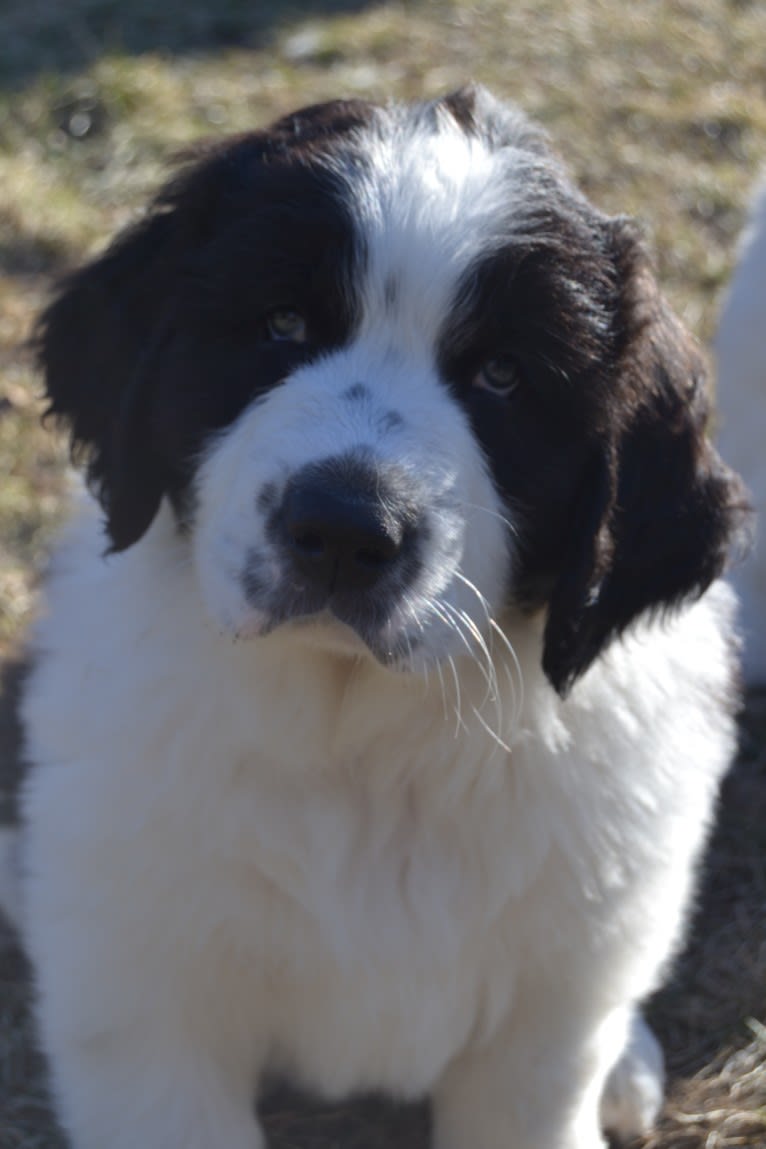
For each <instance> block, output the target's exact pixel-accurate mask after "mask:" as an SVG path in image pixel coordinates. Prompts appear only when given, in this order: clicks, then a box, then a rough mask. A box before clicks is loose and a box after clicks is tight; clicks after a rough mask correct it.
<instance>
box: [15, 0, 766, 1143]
mask: <svg viewBox="0 0 766 1149" xmlns="http://www.w3.org/2000/svg"><path fill="white" fill-rule="evenodd" d="M2 33H3V34H2V37H0V476H1V477H0V655H5V656H6V657H8V658H9V657H10V656H11V655H12V654H13V652H14V651H15V650H16V648H17V647H18V645H19V642H20V640H21V638H22V636H23V633H24V628H25V626H26V625H27V623H28V620H29V618H30V615H31V613H32V611H33V604H34V585H35V581H36V579H37V577H38V575H39V572H40V570H41V569H42V567H43V566H44V562H45V556H46V554H47V548H48V545H49V541H50V537H51V533H52V532H53V531H54V530H55V526H56V524H57V523H58V522H59V520H60V518H61V515H62V511H63V504H64V502H65V494H64V489H63V479H62V476H63V464H64V455H65V452H64V450H63V447H62V444H61V443H60V442H57V441H56V440H55V438H54V437H53V436H52V435H51V434H50V433H49V432H46V431H44V430H43V429H41V427H40V424H39V414H40V403H39V399H38V397H37V396H38V381H36V380H35V379H34V377H33V374H32V371H31V367H30V364H29V362H28V359H27V357H26V355H25V354H24V353H23V352H22V351H21V350H20V345H21V344H22V342H23V340H24V339H25V338H26V336H27V334H28V332H29V329H30V325H31V322H32V320H33V316H34V314H35V312H36V311H37V310H38V309H39V307H40V305H41V303H42V301H43V300H44V298H45V295H46V292H47V291H48V290H49V287H50V284H51V282H52V279H53V278H54V277H55V276H56V275H57V274H59V273H60V272H61V271H62V270H64V269H65V268H67V267H70V266H72V265H74V264H75V263H77V262H78V261H80V260H81V259H82V258H84V257H85V256H87V255H88V254H89V253H92V252H94V251H95V250H97V249H99V248H100V247H101V246H102V245H103V244H104V243H105V242H106V241H107V239H108V237H109V236H110V235H111V234H113V233H114V231H115V230H117V229H118V228H120V227H121V226H123V225H124V224H125V223H127V222H128V221H129V220H130V219H132V218H134V217H135V215H136V214H137V213H138V212H140V210H141V206H142V204H143V203H144V202H145V200H146V197H147V196H148V195H149V194H150V193H151V191H152V189H153V188H155V187H156V185H157V183H158V182H159V181H160V180H161V179H162V178H163V175H164V173H165V172H166V171H167V163H168V161H169V159H170V157H171V156H172V155H173V153H174V152H175V151H177V150H178V149H179V148H182V147H184V146H185V145H186V144H188V143H189V142H190V141H192V140H194V139H197V138H199V137H200V136H204V135H210V134H214V133H220V132H229V131H240V130H243V129H247V128H250V127H252V126H255V125H259V124H263V123H265V122H267V121H268V120H269V119H271V118H272V117H274V116H275V115H277V114H279V113H281V112H284V111H287V110H289V109H291V108H293V107H295V106H297V105H300V104H301V103H304V102H308V101H315V100H321V99H324V98H327V97H331V96H337V95H362V96H369V97H372V98H380V99H387V98H389V97H422V96H430V95H435V94H437V93H439V92H442V91H444V90H445V89H449V88H451V87H454V86H457V85H459V84H461V83H463V82H464V81H466V80H467V79H470V78H475V79H478V80H480V81H482V82H484V83H486V84H488V85H489V86H490V87H492V88H493V89H494V90H495V91H496V92H497V93H499V94H500V95H503V96H505V97H508V98H511V99H515V100H517V101H518V102H520V103H521V104H523V106H524V107H526V108H527V110H528V111H529V112H531V113H532V115H534V116H535V117H536V118H537V119H538V120H540V121H542V123H543V124H544V125H545V127H546V128H547V130H548V131H549V133H550V135H551V137H552V138H553V140H554V142H555V143H556V145H557V146H558V148H559V150H560V151H561V152H562V153H563V155H564V157H565V158H566V159H567V160H568V161H569V163H570V164H571V166H572V168H573V169H574V172H575V174H576V176H577V178H578V179H579V181H580V182H581V184H582V186H583V187H584V188H585V190H586V191H587V192H588V194H589V195H590V196H591V197H592V198H593V199H594V200H595V201H596V202H597V203H599V204H600V205H601V206H603V207H604V208H605V209H607V210H610V211H614V212H629V213H632V214H634V215H636V216H637V217H639V219H641V220H642V221H643V222H644V225H645V227H646V230H647V234H648V235H649V237H650V238H651V240H652V242H653V244H654V247H655V251H656V262H657V268H658V272H659V275H660V278H661V280H662V282H663V285H664V287H665V289H666V290H667V292H668V293H669V295H670V297H671V299H672V301H673V303H674V304H675V306H676V307H677V308H678V310H679V311H680V312H681V314H682V315H683V317H684V318H685V320H686V321H687V323H689V324H690V326H691V327H692V328H693V329H694V330H696V332H697V333H698V335H699V336H700V338H701V339H702V340H703V341H707V340H709V339H710V337H711V335H712V333H713V331H714V327H715V319H716V314H717V309H718V306H719V301H720V293H721V290H722V288H723V286H724V284H725V282H726V279H727V276H728V274H729V271H730V268H731V265H732V260H733V254H734V247H735V242H736V237H737V234H738V231H739V228H740V226H741V223H742V219H743V211H744V205H745V202H746V198H747V195H748V191H749V188H750V186H751V184H752V181H753V179H754V177H755V175H756V172H757V170H758V168H759V167H760V165H761V164H763V163H764V161H766V4H764V3H762V0H640V2H634V3H630V4H625V3H620V2H618V0H610V2H607V0H475V2H474V3H465V2H462V0H444V2H437V0H421V2H416V0H410V2H408V3H405V2H401V3H391V2H389V3H362V2H358V3H354V2H353V0H349V2H347V3H343V2H342V0H336V2H332V3H323V2H322V0H309V2H306V0H304V2H300V3H299V2H298V0H294V2H291V0H260V2H259V0H65V2H64V0H25V2H22V0H16V2H15V3H12V4H11V3H9V4H6V5H5V6H4V11H3V13H2ZM756 711H757V707H756ZM750 713H751V718H752V714H753V713H754V711H753V709H752V707H751V712H750ZM759 714H760V711H758V713H757V714H756V718H755V719H753V720H752V721H754V722H755V725H754V726H753V730H754V731H755V733H754V734H748V737H749V738H750V743H749V745H750V752H749V757H748V759H747V761H746V762H745V763H744V765H743V767H742V769H743V770H744V775H743V777H744V778H745V783H743V785H745V789H746V790H747V786H750V787H751V790H747V796H746V800H740V799H741V795H740V791H738V790H736V788H734V789H733V790H732V794H733V795H734V797H732V798H731V799H730V801H731V802H733V803H734V805H733V807H731V808H732V809H734V810H735V811H736V812H737V819H735V820H734V821H729V822H725V826H724V830H725V831H726V832H725V833H724V832H723V831H722V835H720V836H719V839H718V840H717V844H716V850H715V853H714V855H713V857H714V860H715V863H716V867H717V870H716V875H714V878H715V880H713V879H711V883H710V884H709V892H708V895H707V899H708V900H707V902H706V906H708V907H712V909H711V910H710V912H709V913H708V915H707V917H706V919H705V922H704V924H703V927H701V933H700V932H699V931H698V935H699V936H698V939H697V943H696V945H695V947H694V948H693V949H692V951H691V956H690V958H689V959H688V960H687V962H686V963H685V964H684V965H683V966H682V967H681V973H680V978H681V981H680V982H677V983H675V984H674V986H673V987H672V989H671V990H670V991H669V992H668V993H667V994H666V995H665V996H664V997H663V998H661V999H660V1001H659V1003H658V1007H657V1008H658V1010H659V1022H660V1027H661V1028H663V1032H664V1036H665V1040H666V1042H667V1043H668V1046H669V1048H670V1050H671V1058H672V1065H673V1066H674V1068H675V1072H676V1074H677V1077H678V1081H677V1085H676V1092H675V1094H674V1099H673V1100H672V1101H671V1105H670V1108H669V1113H668V1116H667V1118H666V1120H665V1124H664V1125H663V1127H662V1129H661V1130H660V1132H659V1133H658V1135H657V1139H655V1140H653V1141H652V1142H651V1147H652V1149H703V1147H706V1149H711V1147H713V1146H714V1147H715V1149H727V1147H728V1146H734V1145H749V1146H751V1147H752V1149H756V1147H757V1146H759V1145H766V1130H764V1128H763V1101H764V1096H766V1082H765V1081H764V1076H766V1075H764V1074H763V1073H762V1063H763V1057H764V1048H763V1043H762V1035H761V1031H759V1030H757V1029H755V1030H754V1029H752V1028H751V1029H748V1028H747V1024H746V1019H747V1018H748V1017H754V1018H755V1019H756V1021H758V1020H759V1019H760V1021H763V1020H764V1018H765V1017H766V1002H765V1001H764V994H763V991H762V988H759V987H762V985H763V984H764V982H766V940H765V939H766V928H765V927H764V920H763V910H762V908H759V907H762V906H763V905H764V904H766V897H764V893H765V891H764V868H763V862H762V857H763V853H762V851H763V836H762V832H761V831H758V828H757V826H756V825H755V822H754V821H753V819H752V818H749V817H748V813H749V812H752V811H753V810H758V811H761V812H762V813H763V815H764V820H766V809H764V806H763V788H764V787H763V780H762V776H763V762H764V754H763V749H764V744H765V743H766V729H765V728H766V723H764V722H763V716H762V715H761V716H760V718H759V717H758V715H759ZM751 725H752V722H751ZM1 727H2V723H0V751H2V749H3V746H5V747H6V749H7V748H8V746H9V745H10V743H9V742H8V740H7V739H6V740H5V742H4V741H3V736H2V729H1ZM9 753H10V751H9ZM8 761H9V760H8V759H6V763H5V765H4V766H3V768H2V769H3V771H5V772H6V773H8V772H10V773H14V771H13V770H10V768H9V765H8ZM738 777H739V776H738ZM753 779H755V781H753ZM758 779H760V781H758ZM0 781H2V779H0ZM0 790H2V786H0ZM759 803H761V804H759ZM743 823H744V824H745V826H746V827H749V829H747V832H746V833H745V832H743V831H742V824H743ZM762 824H763V823H762V822H761V823H759V825H761V827H762ZM759 834H760V836H759ZM7 952H8V954H10V955H11V956H9V957H7V959H6V958H3V959H0V1024H2V1022H3V1019H5V1027H4V1028H3V1029H2V1034H3V1036H2V1040H0V1144H1V1145H2V1146H3V1149H6V1146H7V1147H8V1149H21V1147H22V1146H24V1147H26V1149H31V1147H32V1146H40V1147H43V1146H44V1147H45V1149H53V1146H54V1144H55V1142H54V1140H53V1134H52V1132H51V1127H50V1123H49V1117H48V1114H47V1111H46V1110H45V1107H44V1102H43V1101H42V1100H41V1097H42V1094H41V1092H40V1090H41V1086H40V1080H39V1073H38V1069H37V1065H36V1063H35V1062H34V1060H33V1059H32V1054H31V1052H30V1038H29V1030H28V1022H27V1013H26V993H27V990H26V986H25V982H24V978H23V976H22V973H23V968H22V966H21V965H20V964H19V962H18V957H17V956H14V955H13V951H12V950H9V951H7ZM737 1057H739V1058H740V1061H739V1062H737V1061H736V1058H737ZM732 1058H734V1059H735V1060H734V1061H733V1062H732V1060H731V1059H732ZM743 1058H744V1060H743ZM748 1058H749V1060H748ZM732 1066H734V1068H732ZM737 1066H739V1068H737ZM759 1067H760V1068H759ZM700 1073H701V1074H702V1076H701V1077H700V1076H698V1075H699V1074H700ZM737 1089H739V1093H738V1092H737ZM758 1090H760V1100H758ZM674 1106H675V1107H676V1109H677V1110H678V1112H679V1114H680V1109H679V1107H683V1108H685V1110H686V1113H687V1116H688V1115H689V1114H691V1115H692V1116H693V1117H695V1118H699V1120H685V1119H683V1116H682V1115H679V1116H677V1117H674V1116H673V1112H674V1109H673V1107H674ZM711 1112H713V1113H714V1114H718V1116H713V1117H710V1116H709V1114H710V1113H711ZM759 1121H760V1122H761V1124H760V1125H758V1122H759ZM323 1122H324V1124H323ZM333 1122H335V1123H333ZM374 1124H375V1127H376V1129H378V1134H376V1136H379V1135H380V1130H381V1129H385V1128H389V1129H390V1131H391V1137H390V1139H389V1143H396V1144H398V1145H402V1146H403V1149H406V1146H409V1145H412V1146H414V1145H415V1144H419V1141H418V1138H420V1139H421V1140H422V1136H423V1129H422V1122H421V1123H420V1124H417V1122H416V1126H413V1127H412V1128H413V1129H414V1130H415V1131H414V1132H406V1131H405V1132H402V1129H400V1128H399V1127H398V1126H395V1125H393V1126H386V1124H385V1121H384V1120H383V1119H382V1118H381V1119H380V1120H378V1118H376V1119H375V1122H374ZM360 1128H361V1127H360V1126H359V1125H358V1123H357V1124H354V1121H353V1119H350V1118H348V1117H347V1115H346V1114H345V1112H341V1113H340V1116H339V1117H338V1118H337V1120H336V1119H335V1118H334V1117H332V1116H331V1117H328V1116H327V1115H326V1114H325V1116H324V1117H322V1119H321V1120H320V1119H319V1118H318V1117H317V1116H316V1114H314V1115H313V1116H311V1115H309V1117H307V1118H305V1119H304V1118H303V1117H302V1116H301V1113H300V1111H299V1110H294V1109H291V1108H290V1107H289V1106H288V1109H287V1110H284V1109H282V1110H279V1113H278V1120H277V1121H276V1124H273V1125H272V1131H273V1134H274V1138H275V1144H278V1145H279V1146H280V1147H281V1146H285V1149H287V1146H290V1149H292V1147H293V1146H295V1147H296V1149H309V1147H313V1146H314V1145H317V1146H319V1145H321V1146H322V1147H323V1149H329V1147H330V1144H332V1145H333V1146H339V1147H342V1149H350V1147H352V1146H354V1147H356V1146H359V1147H360V1149H374V1147H376V1146H377V1145H378V1144H379V1142H378V1141H376V1140H375V1139H374V1137H373V1135H372V1134H371V1133H368V1134H365V1133H364V1132H360V1131H359V1130H360ZM406 1128H407V1129H409V1128H410V1127H409V1126H407V1127H406ZM322 1130H324V1131H325V1132H324V1134H323V1133H322ZM317 1131H318V1132H317ZM323 1136H324V1140H322V1137H323ZM714 1138H717V1140H716V1139H714ZM405 1143H406V1144H405ZM105 1149H107V1147H105ZM222 1149H225V1147H222ZM541 1149H542V1147H541Z"/></svg>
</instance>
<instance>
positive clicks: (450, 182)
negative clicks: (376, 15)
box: [351, 114, 508, 346]
mask: <svg viewBox="0 0 766 1149" xmlns="http://www.w3.org/2000/svg"><path fill="white" fill-rule="evenodd" d="M364 143H365V144H366V145H367V151H366V154H365V157H364V158H365V165H364V167H362V168H361V170H360V169H357V170H355V171H354V173H353V184H352V187H351V194H352V210H354V212H355V213H356V215H357V220H358V226H359V228H360V233H361V237H362V240H363V242H364V244H365V259H366V261H365V267H364V274H363V286H362V331H363V332H364V331H365V329H369V328H371V327H373V326H374V327H375V328H376V329H379V328H380V326H381V321H383V322H384V323H386V324H389V323H392V324H393V325H394V326H395V328H396V334H397V340H398V341H401V340H402V339H404V340H405V341H406V342H407V343H412V342H413V341H414V342H416V343H420V344H421V345H422V343H423V341H424V340H426V341H431V342H432V341H433V340H434V339H435V337H436V335H437V333H438V332H439V330H440V329H441V328H442V327H443V325H444V322H445V320H446V318H447V311H448V307H449V304H450V302H451V300H452V299H453V298H454V293H455V289H456V286H457V284H458V282H459V280H460V278H461V276H462V275H464V274H465V272H466V270H467V269H468V268H469V267H470V266H471V265H472V264H473V263H474V262H475V261H476V259H477V258H478V257H479V256H480V255H482V254H488V253H489V252H490V251H491V250H492V249H493V248H494V247H496V246H498V245H499V243H500V242H501V240H502V236H503V230H504V227H503V225H504V221H505V220H507V218H508V211H507V206H508V205H507V198H508V182H507V180H505V179H504V178H503V173H502V169H503V168H505V164H502V165H501V163H500V162H499V157H498V154H497V152H493V151H491V150H490V148H489V147H488V145H487V144H486V143H485V142H484V141H483V140H481V139H477V138H476V137H473V136H469V135H467V134H466V133H465V132H464V131H462V129H461V128H460V127H459V125H458V124H456V123H455V121H454V120H453V119H452V117H451V116H449V115H447V114H445V115H444V116H443V117H442V119H441V123H439V126H438V128H435V127H434V125H433V124H432V123H431V124H428V123H418V122H415V123H414V124H413V122H412V121H407V120H404V121H401V122H399V123H397V121H396V119H395V118H394V117H393V116H392V117H391V119H389V118H388V117H385V118H384V119H383V121H382V123H379V124H375V125H374V128H373V131H372V132H371V133H370V134H369V135H368V136H366V137H365V139H364ZM400 346H401V343H400Z"/></svg>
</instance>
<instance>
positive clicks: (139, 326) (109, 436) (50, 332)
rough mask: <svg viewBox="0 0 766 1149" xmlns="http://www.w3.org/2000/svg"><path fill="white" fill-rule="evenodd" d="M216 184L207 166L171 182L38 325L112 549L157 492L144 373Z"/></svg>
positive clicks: (50, 388) (129, 536)
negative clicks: (182, 266)
mask: <svg viewBox="0 0 766 1149" xmlns="http://www.w3.org/2000/svg"><path fill="white" fill-rule="evenodd" d="M217 182H218V181H217V180H216V172H215V165H207V166H205V167H203V168H195V169H190V171H189V172H188V173H186V174H183V175H182V176H180V177H179V178H178V179H177V180H176V181H174V182H172V183H171V184H169V185H168V186H167V187H166V188H165V189H164V191H163V192H162V193H161V194H160V196H159V197H158V199H157V200H156V202H155V203H154V205H153V206H152V208H151V210H150V212H149V213H148V215H147V216H146V218H145V219H144V220H142V221H141V222H140V223H139V224H137V225H136V226H135V227H133V228H132V229H130V230H128V231H127V232H126V233H124V234H123V235H122V236H121V237H119V238H118V239H117V241H116V242H115V243H113V244H112V246H111V247H110V248H109V249H108V250H107V252H106V253H105V254H104V255H103V256H101V257H100V258H99V259H96V260H95V261H94V262H92V263H91V264H89V265H87V266H86V267H84V268H83V269H81V270H80V271H78V272H75V273H74V274H73V275H71V276H69V277H68V278H67V279H65V280H64V281H63V282H62V284H61V285H60V288H59V291H58V293H57V296H56V297H55V299H54V300H53V302H52V303H51V304H50V306H49V307H48V308H47V310H46V311H45V312H44V313H43V315H42V316H41V318H40V320H39V323H38V326H37V330H36V334H35V346H36V351H37V356H38V361H39V363H40V365H41V367H42V369H43V371H44V375H45V384H46V393H47V398H48V414H49V415H51V416H53V417H54V418H57V419H61V420H62V421H63V422H64V423H65V424H66V425H67V426H68V427H69V430H70V435H71V444H72V453H73V457H74V458H75V459H76V460H77V461H82V462H84V463H85V464H86V467H87V476H88V481H89V484H90V486H91V488H92V489H93V490H94V492H95V493H96V495H97V496H98V498H99V500H100V502H101V503H102V505H103V507H104V510H105V512H106V520H107V529H108V532H109V536H110V539H111V543H112V547H113V549H115V550H122V549H124V548H125V547H128V546H130V545H131V543H133V542H135V541H136V540H137V539H138V538H140V536H141V535H142V534H143V533H144V531H145V530H146V529H147V527H148V526H149V524H150V523H151V521H152V519H153V518H154V515H155V514H156V512H157V509H158V507H159V505H160V502H161V500H162V496H163V493H164V478H163V473H162V466H161V463H160V461H159V460H158V459H157V458H155V457H154V456H153V454H152V447H151V442H150V439H149V435H148V430H147V428H148V419H147V418H146V415H147V411H148V407H149V405H150V396H149V395H148V394H147V392H146V387H145V386H144V383H145V379H146V374H147V373H146V367H147V364H148V363H149V361H150V360H151V358H152V355H153V354H154V352H155V351H156V350H157V348H158V346H159V344H160V343H161V341H162V338H163V333H164V332H165V331H166V330H167V326H168V324H169V322H170V317H171V315H172V308H173V300H174V294H175V291H176V285H177V280H178V272H179V267H180V266H181V264H182V262H183V260H184V257H185V256H188V253H189V248H190V245H192V244H193V243H195V242H198V240H199V238H200V236H201V235H202V234H204V231H205V228H206V226H207V221H208V219H209V217H210V214H211V211H212V205H213V201H214V199H215V190H216V187H217Z"/></svg>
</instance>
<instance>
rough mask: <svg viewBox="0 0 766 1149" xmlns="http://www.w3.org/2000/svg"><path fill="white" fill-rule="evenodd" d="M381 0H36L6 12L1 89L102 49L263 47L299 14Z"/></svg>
mask: <svg viewBox="0 0 766 1149" xmlns="http://www.w3.org/2000/svg"><path fill="white" fill-rule="evenodd" d="M378 2H379V0H159V2H158V0H67V2H66V3H61V2H60V0H36V2H35V0H33V2H31V3H17V4H13V5H10V6H9V7H8V9H7V10H6V11H4V12H3V36H2V39H1V40H0V89H1V88H5V89H6V90H13V89H18V88H21V87H23V86H24V85H25V84H27V83H28V82H29V81H30V80H33V79H35V78H36V77H38V76H40V75H46V74H51V75H56V76H60V75H62V74H67V73H76V72H78V71H80V70H81V69H85V68H87V67H88V66H89V65H91V64H93V63H94V61H96V60H97V59H99V57H101V56H104V55H109V54H111V53H119V54H122V55H142V54H145V53H156V54H159V55H163V56H186V55H208V54H211V53H215V52H221V51H224V50H226V49H230V48H263V47H265V46H266V45H268V43H269V40H270V38H271V37H272V36H273V35H274V33H275V32H276V31H278V30H279V28H280V27H283V26H285V25H286V24H288V23H290V22H291V21H294V20H299V19H306V18H311V17H320V16H330V15H333V14H340V13H344V12H358V11H362V10H363V9H365V8H370V7H374V6H375V5H376V3H378Z"/></svg>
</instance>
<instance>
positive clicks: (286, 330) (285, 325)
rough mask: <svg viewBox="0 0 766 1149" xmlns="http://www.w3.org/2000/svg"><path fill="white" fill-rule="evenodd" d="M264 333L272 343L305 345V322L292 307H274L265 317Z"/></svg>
mask: <svg viewBox="0 0 766 1149" xmlns="http://www.w3.org/2000/svg"><path fill="white" fill-rule="evenodd" d="M266 332H267V334H268V337H269V339H271V340H272V341H273V342H274V343H305V342H306V320H305V319H304V318H303V316H302V315H301V313H300V311H297V310H296V309H295V308H294V307H275V308H274V310H273V311H270V312H269V314H268V315H267V316H266Z"/></svg>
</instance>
